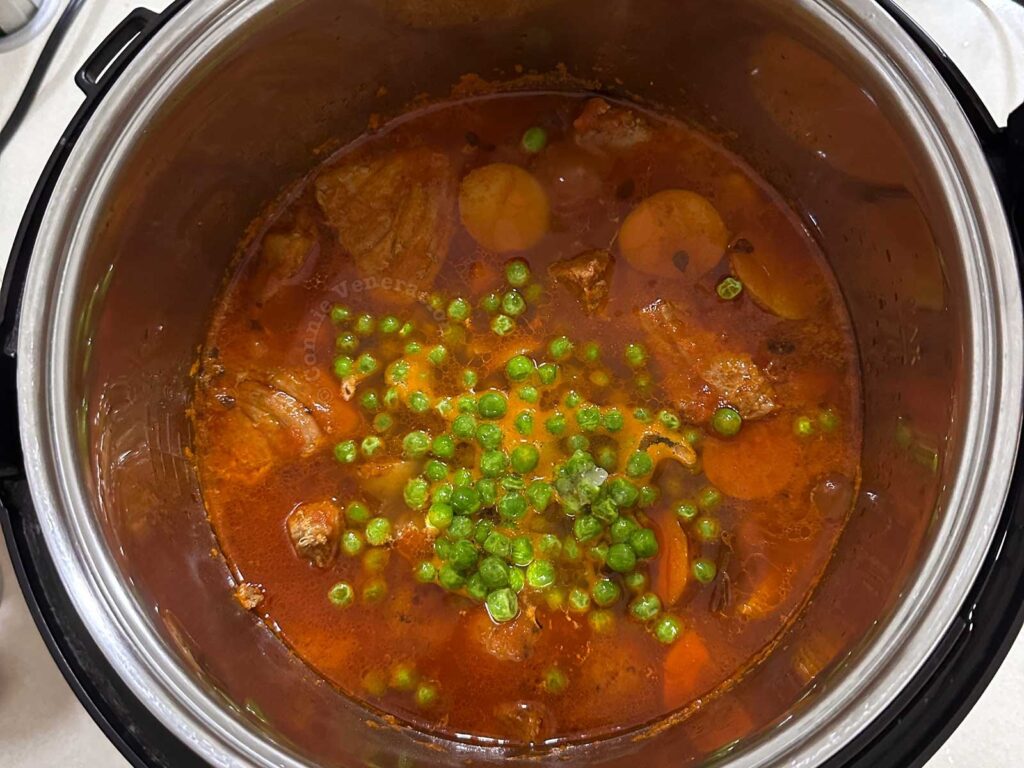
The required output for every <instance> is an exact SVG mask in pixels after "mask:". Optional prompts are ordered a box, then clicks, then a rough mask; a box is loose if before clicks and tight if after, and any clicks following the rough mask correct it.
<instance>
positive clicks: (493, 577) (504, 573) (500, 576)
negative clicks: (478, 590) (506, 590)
mask: <svg viewBox="0 0 1024 768" xmlns="http://www.w3.org/2000/svg"><path fill="white" fill-rule="evenodd" d="M479 573H480V578H481V579H483V581H484V584H485V585H486V586H487V587H488V589H498V588H499V587H507V586H508V565H507V564H506V563H505V561H504V560H502V559H501V558H500V557H495V556H494V555H491V556H489V557H485V558H484V559H483V560H481V561H480V568H479Z"/></svg>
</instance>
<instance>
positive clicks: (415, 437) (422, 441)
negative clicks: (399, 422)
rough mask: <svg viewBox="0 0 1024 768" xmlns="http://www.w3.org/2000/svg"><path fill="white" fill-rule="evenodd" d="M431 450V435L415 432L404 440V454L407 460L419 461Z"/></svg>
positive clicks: (419, 431)
mask: <svg viewBox="0 0 1024 768" xmlns="http://www.w3.org/2000/svg"><path fill="white" fill-rule="evenodd" d="M429 450H430V435H428V434H427V433H426V432H423V431H421V430H414V431H412V432H410V433H408V434H407V435H406V436H405V437H404V438H402V452H403V453H404V454H405V456H406V457H407V458H410V459H418V458H420V457H421V456H425V455H426V453H427V451H429Z"/></svg>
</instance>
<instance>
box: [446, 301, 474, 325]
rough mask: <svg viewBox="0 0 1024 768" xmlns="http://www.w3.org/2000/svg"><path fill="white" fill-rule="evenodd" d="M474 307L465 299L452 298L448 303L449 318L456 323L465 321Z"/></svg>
mask: <svg viewBox="0 0 1024 768" xmlns="http://www.w3.org/2000/svg"><path fill="white" fill-rule="evenodd" d="M471 310H472V308H471V307H470V306H469V302H468V301H466V300H465V299H461V298H459V299H452V300H451V302H449V304H448V318H449V319H450V320H453V321H454V322H456V323H461V322H464V321H465V320H466V319H467V318H468V317H469V313H470V311H471Z"/></svg>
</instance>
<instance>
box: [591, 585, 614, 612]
mask: <svg viewBox="0 0 1024 768" xmlns="http://www.w3.org/2000/svg"><path fill="white" fill-rule="evenodd" d="M590 593H591V594H592V595H593V597H594V602H595V603H597V604H598V605H599V606H601V607H602V608H607V607H608V606H609V605H613V604H614V603H615V602H616V601H617V600H618V599H619V597H620V596H621V595H622V590H621V589H620V588H619V585H618V584H616V583H615V582H614V581H612V580H611V579H601V580H599V581H598V582H596V583H595V584H594V586H593V587H592V588H591V590H590Z"/></svg>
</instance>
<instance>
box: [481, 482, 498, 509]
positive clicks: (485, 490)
mask: <svg viewBox="0 0 1024 768" xmlns="http://www.w3.org/2000/svg"><path fill="white" fill-rule="evenodd" d="M476 489H477V491H478V492H479V493H480V502H481V504H482V505H483V506H485V507H493V506H494V503H495V502H496V501H497V500H498V484H497V483H496V482H495V481H494V479H493V478H490V477H481V478H480V479H479V480H477V481H476Z"/></svg>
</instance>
